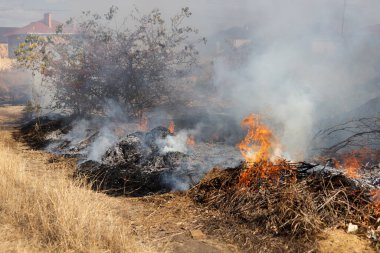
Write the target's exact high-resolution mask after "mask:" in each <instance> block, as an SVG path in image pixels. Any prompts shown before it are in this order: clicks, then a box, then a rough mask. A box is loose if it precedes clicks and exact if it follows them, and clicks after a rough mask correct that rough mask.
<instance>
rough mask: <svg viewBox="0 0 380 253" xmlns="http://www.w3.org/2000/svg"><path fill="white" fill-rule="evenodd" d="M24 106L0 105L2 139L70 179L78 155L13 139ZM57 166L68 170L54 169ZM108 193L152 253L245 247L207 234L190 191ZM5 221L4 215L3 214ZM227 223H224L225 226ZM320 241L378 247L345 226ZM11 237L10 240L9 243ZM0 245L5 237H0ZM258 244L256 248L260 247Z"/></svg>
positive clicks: (330, 246)
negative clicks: (64, 154)
mask: <svg viewBox="0 0 380 253" xmlns="http://www.w3.org/2000/svg"><path fill="white" fill-rule="evenodd" d="M22 109H23V107H21V106H9V107H0V126H1V127H0V134H1V135H2V136H5V137H6V138H2V139H1V140H2V141H5V142H7V145H8V146H9V147H10V148H11V149H12V152H14V153H16V154H17V155H19V156H22V157H23V158H25V159H26V160H27V161H28V165H29V166H28V168H29V169H30V171H32V172H33V173H35V174H36V175H38V176H40V177H41V178H43V179H44V180H48V179H49V178H51V177H56V176H65V177H67V178H68V179H69V180H71V179H72V175H73V173H74V169H75V166H76V160H75V159H73V158H64V157H60V156H56V155H52V154H49V153H46V152H43V151H38V150H32V149H30V148H28V147H27V146H26V145H24V144H23V143H21V142H18V141H15V140H14V139H13V138H12V134H13V133H14V132H15V131H17V128H16V127H17V125H18V124H19V121H20V119H21V118H22ZM56 171H60V172H64V173H55V172H56ZM104 198H107V200H108V201H109V203H110V205H111V206H112V209H114V210H116V211H117V213H118V215H120V217H122V218H124V219H125V220H126V221H128V223H130V224H132V230H133V233H134V234H136V235H137V237H138V238H140V239H141V241H142V242H143V243H144V244H145V245H147V247H148V248H150V249H151V250H152V251H153V252H168V253H169V252H173V253H182V252H183V253H185V252H190V253H191V252H194V253H195V252H197V253H202V252H204V253H220V252H243V251H244V250H241V249H239V247H238V246H237V243H235V242H233V241H226V240H225V238H224V237H223V234H222V233H223V230H221V232H219V233H218V231H217V230H216V231H215V232H214V233H209V231H210V230H209V228H208V227H206V226H207V225H206V224H207V223H205V222H204V221H205V220H207V219H212V217H213V213H212V212H205V211H204V209H200V208H199V207H198V206H196V205H195V204H194V202H193V201H192V200H191V199H190V197H188V196H187V195H186V193H169V194H163V195H156V196H148V197H140V198H126V197H117V198H116V197H109V196H106V195H104ZM0 220H1V219H0ZM222 225H225V224H221V227H223V226H222ZM224 227H226V226H224ZM321 238H322V239H321V240H320V241H319V242H318V245H317V246H316V247H315V249H313V250H312V251H311V252H326V253H327V252H328V253H330V252H375V251H374V250H373V249H372V248H371V246H370V242H369V241H368V240H366V239H363V238H361V237H358V236H356V235H352V234H347V233H346V232H344V231H343V230H329V231H326V232H325V233H324V234H323V235H321ZM14 240H15V241H17V240H18V238H15V239H14ZM8 242H9V238H8V239H7V243H8ZM1 245H4V240H3V239H0V251H1ZM260 251H261V250H260V249H257V250H255V251H254V252H260Z"/></svg>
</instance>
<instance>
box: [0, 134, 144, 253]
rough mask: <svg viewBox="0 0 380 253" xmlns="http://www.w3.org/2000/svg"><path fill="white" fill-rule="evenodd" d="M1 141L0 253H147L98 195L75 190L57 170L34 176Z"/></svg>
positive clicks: (76, 187)
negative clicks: (48, 174)
mask: <svg viewBox="0 0 380 253" xmlns="http://www.w3.org/2000/svg"><path fill="white" fill-rule="evenodd" d="M7 138H9V136H7V135H6V134H3V135H2V136H1V137H0V224H1V229H0V238H3V240H1V242H0V249H1V252H144V251H147V250H146V249H143V248H142V245H141V244H139V243H138V242H137V240H136V239H135V238H134V236H133V235H132V234H131V229H130V227H129V225H128V224H126V222H125V220H122V219H121V218H120V217H119V216H118V215H117V214H115V212H114V211H113V210H112V209H110V208H109V206H108V205H107V201H105V199H104V196H103V195H101V194H97V193H94V192H92V191H91V190H89V189H86V188H85V187H78V186H79V185H78V184H79V183H75V182H73V181H72V182H71V181H69V180H68V179H67V177H66V176H65V175H63V174H62V173H63V172H62V171H55V173H58V175H57V176H56V177H51V178H46V177H39V176H37V175H34V174H33V173H31V172H30V171H28V162H27V161H26V160H24V159H23V158H22V157H20V156H19V155H17V154H15V153H14V151H13V149H12V147H11V146H9V145H7V143H10V141H9V140H7ZM59 173H61V175H59ZM4 239H5V240H4Z"/></svg>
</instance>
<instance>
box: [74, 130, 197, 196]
mask: <svg viewBox="0 0 380 253" xmlns="http://www.w3.org/2000/svg"><path fill="white" fill-rule="evenodd" d="M168 135H171V133H170V132H169V130H168V129H167V128H165V127H156V128H154V129H152V130H151V131H149V132H146V133H144V132H135V133H132V134H129V135H127V136H126V137H124V138H123V139H122V140H121V141H120V142H118V143H117V144H115V145H114V146H112V147H110V148H109V149H108V150H107V151H106V152H105V154H104V155H103V156H102V159H101V162H96V161H91V160H88V161H86V162H84V163H82V164H79V165H78V168H77V171H76V176H78V177H85V178H87V179H88V180H89V181H90V182H91V183H92V185H93V187H94V188H95V189H96V190H102V191H105V192H107V193H109V194H112V195H128V196H143V195H148V194H152V193H164V192H169V191H171V190H172V189H173V184H175V183H176V182H173V181H175V179H176V178H180V179H182V180H183V181H186V182H190V183H192V184H194V182H193V180H198V177H199V172H198V170H197V168H198V167H199V166H200V164H197V162H198V161H197V160H195V159H191V158H190V157H189V156H188V155H186V154H184V153H181V152H165V153H163V152H161V150H160V148H159V146H158V144H157V143H158V141H159V140H162V139H164V138H165V137H167V136H168Z"/></svg>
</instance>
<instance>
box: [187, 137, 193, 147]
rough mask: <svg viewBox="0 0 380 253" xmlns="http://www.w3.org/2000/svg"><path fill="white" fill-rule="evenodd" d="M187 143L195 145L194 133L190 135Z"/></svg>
mask: <svg viewBox="0 0 380 253" xmlns="http://www.w3.org/2000/svg"><path fill="white" fill-rule="evenodd" d="M186 144H187V145H188V146H194V145H195V138H194V136H193V135H189V136H188V137H187V140H186Z"/></svg>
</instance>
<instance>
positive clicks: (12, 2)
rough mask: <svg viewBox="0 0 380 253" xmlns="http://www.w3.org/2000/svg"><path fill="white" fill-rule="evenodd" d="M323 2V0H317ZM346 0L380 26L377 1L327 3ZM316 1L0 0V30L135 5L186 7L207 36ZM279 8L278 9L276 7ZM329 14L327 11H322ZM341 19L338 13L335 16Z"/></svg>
mask: <svg viewBox="0 0 380 253" xmlns="http://www.w3.org/2000/svg"><path fill="white" fill-rule="evenodd" d="M320 1H326V0H320ZM345 1H346V15H355V16H361V17H363V19H362V20H361V22H362V23H361V24H360V26H367V25H373V24H376V23H380V15H377V13H378V12H379V10H380V1H378V0H330V1H328V3H329V5H331V7H332V8H331V9H334V10H336V9H338V10H342V12H343V6H344V2H345ZM313 2H316V1H313V0H311V1H303V2H302V1H301V2H300V1H299V0H281V1H280V0H234V1H231V0H191V1H189V0H130V1H126V0H0V27H2V26H16V27H19V26H24V25H27V24H29V23H30V22H32V21H36V20H39V19H41V18H42V16H43V14H44V13H45V12H51V13H52V14H53V18H54V19H56V20H58V21H65V20H67V19H68V18H69V17H75V16H78V15H80V13H81V11H85V10H91V11H94V12H98V13H105V12H106V11H107V10H108V8H109V7H110V6H112V5H115V6H118V7H119V14H121V15H120V16H128V14H129V13H130V12H131V10H132V9H133V7H134V6H136V7H137V8H139V9H140V10H142V11H149V10H151V9H153V8H160V10H162V12H163V13H164V14H166V15H169V16H171V15H173V14H174V13H176V12H177V11H178V10H180V9H181V7H185V6H188V7H190V10H191V11H192V13H193V17H192V22H193V24H194V25H195V26H196V27H197V28H198V29H200V30H201V31H203V32H204V33H210V32H214V31H217V30H220V29H222V28H225V27H230V26H234V25H238V24H244V23H246V22H248V20H250V21H252V19H254V18H255V17H257V18H258V19H259V17H260V12H261V9H262V8H264V7H263V6H265V8H267V7H268V5H269V6H270V8H273V15H274V17H277V16H278V15H280V16H281V12H282V10H281V9H282V8H283V6H284V3H286V6H289V7H290V8H293V7H294V6H295V5H300V3H301V5H302V4H303V3H306V4H309V3H310V5H312V4H313ZM279 6H281V7H279ZM322 11H327V12H328V11H329V10H327V9H326V10H322ZM336 15H337V16H338V17H337V19H340V18H341V17H340V16H341V13H337V14H336Z"/></svg>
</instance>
